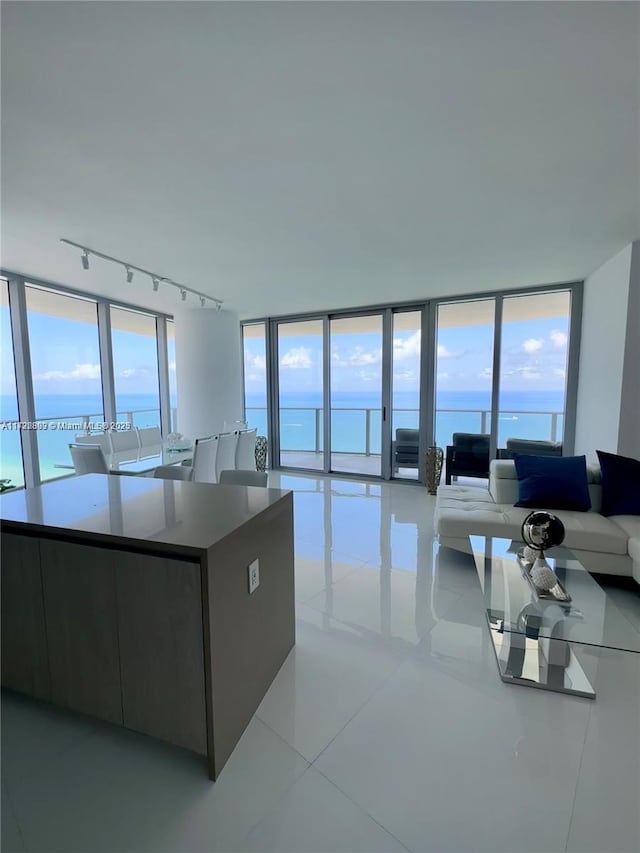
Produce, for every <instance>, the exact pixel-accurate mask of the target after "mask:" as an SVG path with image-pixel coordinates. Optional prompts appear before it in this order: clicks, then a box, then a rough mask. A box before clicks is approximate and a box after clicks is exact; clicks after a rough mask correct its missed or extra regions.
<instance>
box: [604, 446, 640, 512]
mask: <svg viewBox="0 0 640 853" xmlns="http://www.w3.org/2000/svg"><path fill="white" fill-rule="evenodd" d="M596 453H597V454H598V459H599V460H600V469H601V471H602V509H601V510H600V512H601V513H602V515H640V460H638V459H632V458H631V457H630V456H617V455H616V454H615V453H605V451H604V450H596Z"/></svg>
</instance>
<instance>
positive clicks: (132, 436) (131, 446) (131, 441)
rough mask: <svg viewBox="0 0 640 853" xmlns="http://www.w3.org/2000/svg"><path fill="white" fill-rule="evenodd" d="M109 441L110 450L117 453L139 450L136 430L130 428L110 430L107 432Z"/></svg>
mask: <svg viewBox="0 0 640 853" xmlns="http://www.w3.org/2000/svg"><path fill="white" fill-rule="evenodd" d="M109 438H110V439H111V450H112V452H113V453H119V452H120V451H121V450H139V449H140V444H139V442H138V430H137V429H136V428H135V427H134V426H132V427H131V429H122V430H120V429H112V430H111V431H110V432H109Z"/></svg>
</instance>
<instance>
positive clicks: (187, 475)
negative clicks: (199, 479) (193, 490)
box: [153, 465, 193, 481]
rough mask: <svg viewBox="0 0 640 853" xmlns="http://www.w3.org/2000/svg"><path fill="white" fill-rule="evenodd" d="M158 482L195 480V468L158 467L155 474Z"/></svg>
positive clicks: (189, 466)
mask: <svg viewBox="0 0 640 853" xmlns="http://www.w3.org/2000/svg"><path fill="white" fill-rule="evenodd" d="M153 476H154V477H156V479H158V480H186V481H190V480H193V467H192V466H191V465H158V467H157V468H156V470H155V471H154V472H153Z"/></svg>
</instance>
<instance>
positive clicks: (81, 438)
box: [74, 432, 111, 454]
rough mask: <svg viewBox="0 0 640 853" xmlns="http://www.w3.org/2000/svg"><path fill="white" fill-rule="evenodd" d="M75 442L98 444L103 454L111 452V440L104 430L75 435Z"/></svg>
mask: <svg viewBox="0 0 640 853" xmlns="http://www.w3.org/2000/svg"><path fill="white" fill-rule="evenodd" d="M74 443H75V444H99V445H100V447H101V448H102V452H103V453H104V454H108V453H111V442H110V440H109V434H108V433H106V432H92V433H89V435H84V434H83V435H76V437H75V439H74Z"/></svg>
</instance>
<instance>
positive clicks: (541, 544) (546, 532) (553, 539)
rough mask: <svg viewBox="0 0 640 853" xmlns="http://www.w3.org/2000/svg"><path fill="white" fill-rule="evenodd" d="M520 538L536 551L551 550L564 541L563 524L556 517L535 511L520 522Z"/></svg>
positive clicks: (548, 513)
mask: <svg viewBox="0 0 640 853" xmlns="http://www.w3.org/2000/svg"><path fill="white" fill-rule="evenodd" d="M522 538H523V539H524V541H525V542H526V543H527V545H529V546H530V547H531V548H535V549H536V550H538V551H542V550H545V549H547V548H553V546H554V545H561V544H562V542H563V541H564V524H563V523H562V522H561V521H560V519H559V518H558V516H557V515H551V513H550V512H543V511H542V510H535V511H534V512H530V513H529V515H528V516H527V517H526V518H525V520H524V521H523V522H522Z"/></svg>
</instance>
